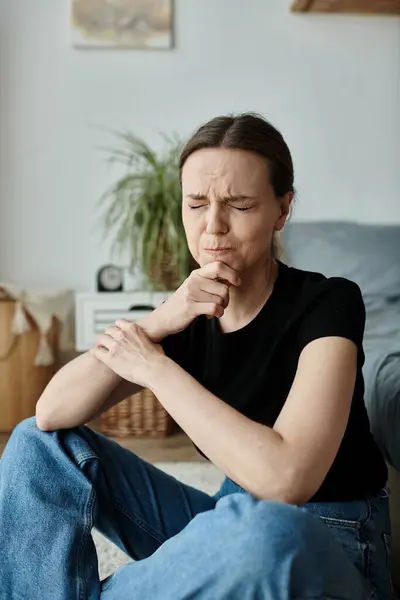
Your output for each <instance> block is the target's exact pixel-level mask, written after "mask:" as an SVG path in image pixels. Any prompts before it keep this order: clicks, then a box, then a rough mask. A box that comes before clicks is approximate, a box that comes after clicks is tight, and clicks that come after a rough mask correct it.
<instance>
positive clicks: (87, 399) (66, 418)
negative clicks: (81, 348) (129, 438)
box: [36, 309, 167, 431]
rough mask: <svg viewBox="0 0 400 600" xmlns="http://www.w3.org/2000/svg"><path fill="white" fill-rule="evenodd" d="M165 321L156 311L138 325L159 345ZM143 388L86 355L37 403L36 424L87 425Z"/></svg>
mask: <svg viewBox="0 0 400 600" xmlns="http://www.w3.org/2000/svg"><path fill="white" fill-rule="evenodd" d="M161 321H162V319H161V318H158V311H157V309H156V310H154V311H153V312H152V313H150V314H149V315H147V316H146V317H145V318H143V319H141V320H140V321H138V322H137V324H138V325H139V326H140V327H141V328H142V329H143V330H144V331H145V332H146V334H147V335H148V336H149V337H150V339H151V340H152V341H154V342H159V341H160V340H161V339H162V338H163V337H165V336H166V335H167V331H165V325H163V324H162V322H161ZM141 389H143V388H142V387H141V386H139V385H137V384H135V383H131V382H129V381H126V380H125V379H122V378H121V377H120V376H119V375H117V374H116V373H114V371H112V370H111V369H109V368H108V367H107V366H106V365H104V364H103V363H102V362H100V361H99V360H97V359H96V358H95V357H93V356H91V355H90V354H89V353H88V352H85V353H84V354H81V355H80V356H78V357H77V358H75V359H74V360H72V361H71V362H69V363H67V364H66V365H64V366H63V367H62V368H61V369H60V370H59V371H58V372H57V373H56V374H55V375H54V377H53V378H52V379H51V381H50V382H49V384H48V385H47V387H46V389H45V390H44V392H43V393H42V395H41V396H40V398H39V400H38V402H37V404H36V422H37V425H38V427H39V428H40V429H43V430H46V431H49V430H55V429H68V428H70V427H76V426H78V425H83V424H84V423H87V422H88V421H91V420H93V419H95V418H96V417H98V416H99V415H100V414H101V413H102V412H104V411H105V410H107V409H108V408H111V407H112V406H114V405H115V404H118V403H119V402H121V401H122V400H124V399H125V398H127V397H128V396H132V395H133V394H136V393H137V392H139V391H140V390H141Z"/></svg>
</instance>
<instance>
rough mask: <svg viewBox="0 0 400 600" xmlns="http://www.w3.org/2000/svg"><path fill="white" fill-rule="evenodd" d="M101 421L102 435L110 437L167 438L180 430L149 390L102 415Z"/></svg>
mask: <svg viewBox="0 0 400 600" xmlns="http://www.w3.org/2000/svg"><path fill="white" fill-rule="evenodd" d="M100 420H101V432H102V433H104V434H105V435H108V436H110V437H127V436H132V435H133V436H141V437H166V436H168V435H171V433H174V431H176V430H177V429H178V425H177V423H175V421H174V420H173V419H172V417H171V416H170V415H169V414H168V413H167V411H166V410H165V408H164V407H163V406H162V405H161V404H160V403H159V401H158V400H157V398H156V397H155V395H154V394H153V392H151V391H150V390H148V389H144V390H142V391H141V392H139V393H138V394H135V395H134V396H130V397H129V398H126V399H125V400H122V402H120V403H119V404H117V405H116V406H113V407H112V408H110V409H109V410H107V411H105V412H104V413H102V415H101V417H100Z"/></svg>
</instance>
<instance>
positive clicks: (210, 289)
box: [196, 277, 229, 308]
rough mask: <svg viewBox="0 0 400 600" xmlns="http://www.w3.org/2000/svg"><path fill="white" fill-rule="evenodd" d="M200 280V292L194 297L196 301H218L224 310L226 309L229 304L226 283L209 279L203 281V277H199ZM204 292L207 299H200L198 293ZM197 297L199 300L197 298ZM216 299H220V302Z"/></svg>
mask: <svg viewBox="0 0 400 600" xmlns="http://www.w3.org/2000/svg"><path fill="white" fill-rule="evenodd" d="M199 280H200V291H199V292H198V294H197V295H196V301H200V302H202V301H203V302H215V301H218V302H220V303H221V304H222V306H223V307H224V308H226V307H227V306H228V304H229V285H227V284H226V283H221V282H219V281H212V280H211V279H205V278H204V277H199ZM201 291H202V292H203V293H204V292H205V293H206V294H207V295H208V297H202V298H200V292H201ZM197 296H199V298H197ZM216 298H220V299H221V300H216Z"/></svg>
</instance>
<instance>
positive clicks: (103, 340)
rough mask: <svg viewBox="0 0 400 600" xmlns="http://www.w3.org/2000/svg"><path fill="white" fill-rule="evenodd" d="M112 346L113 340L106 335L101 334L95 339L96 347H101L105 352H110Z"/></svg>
mask: <svg viewBox="0 0 400 600" xmlns="http://www.w3.org/2000/svg"><path fill="white" fill-rule="evenodd" d="M114 344H115V340H114V338H113V337H111V336H110V335H108V334H107V333H102V334H100V335H99V336H98V338H97V347H99V346H103V348H107V350H110V349H111V347H112V346H113V345H114Z"/></svg>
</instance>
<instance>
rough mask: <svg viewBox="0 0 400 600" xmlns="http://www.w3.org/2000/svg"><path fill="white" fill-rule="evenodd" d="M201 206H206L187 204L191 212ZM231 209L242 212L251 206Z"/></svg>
mask: <svg viewBox="0 0 400 600" xmlns="http://www.w3.org/2000/svg"><path fill="white" fill-rule="evenodd" d="M203 206H206V205H205V204H196V205H194V204H189V208H190V209H191V210H196V208H202V207H203ZM232 208H234V209H235V210H240V211H241V212H244V211H246V210H250V209H251V208H252V207H251V206H244V207H242V208H239V207H238V206H232Z"/></svg>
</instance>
